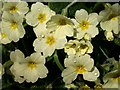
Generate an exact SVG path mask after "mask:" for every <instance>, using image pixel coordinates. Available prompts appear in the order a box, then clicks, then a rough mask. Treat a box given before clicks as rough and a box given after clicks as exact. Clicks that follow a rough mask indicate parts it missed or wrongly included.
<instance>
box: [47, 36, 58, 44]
mask: <svg viewBox="0 0 120 90" xmlns="http://www.w3.org/2000/svg"><path fill="white" fill-rule="evenodd" d="M55 42H56V40H55V38H54V37H53V36H48V37H47V38H46V43H47V44H49V45H50V46H52V45H53V44H54V43H55Z"/></svg>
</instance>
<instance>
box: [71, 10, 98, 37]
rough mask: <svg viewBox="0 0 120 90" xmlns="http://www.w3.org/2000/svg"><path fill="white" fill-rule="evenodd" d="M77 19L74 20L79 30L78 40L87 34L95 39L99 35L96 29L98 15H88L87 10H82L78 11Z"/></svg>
mask: <svg viewBox="0 0 120 90" xmlns="http://www.w3.org/2000/svg"><path fill="white" fill-rule="evenodd" d="M75 19H76V20H75ZM75 19H72V20H73V22H74V24H75V27H76V30H77V35H76V37H77V38H78V39H81V38H83V37H84V35H85V34H88V35H89V36H90V37H91V38H94V37H95V36H96V35H97V34H98V33H99V32H98V28H97V27H96V25H97V24H98V14H97V13H91V14H89V15H88V12H87V11H86V10H84V9H80V10H77V11H76V13H75Z"/></svg>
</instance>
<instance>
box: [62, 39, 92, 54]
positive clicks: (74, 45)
mask: <svg viewBox="0 0 120 90" xmlns="http://www.w3.org/2000/svg"><path fill="white" fill-rule="evenodd" d="M64 50H65V52H66V53H67V54H68V55H70V54H76V55H78V56H81V55H83V54H85V53H92V52H93V46H92V44H91V43H90V41H84V40H80V41H78V40H70V41H69V42H67V43H66V44H65V47H64Z"/></svg>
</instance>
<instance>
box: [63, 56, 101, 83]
mask: <svg viewBox="0 0 120 90" xmlns="http://www.w3.org/2000/svg"><path fill="white" fill-rule="evenodd" d="M64 64H65V67H66V69H64V70H63V72H62V77H63V81H64V82H65V84H71V83H72V81H74V80H75V79H76V78H77V76H78V75H79V74H82V75H83V79H84V80H87V81H95V80H97V78H98V77H99V75H100V73H99V71H98V69H97V68H96V67H94V60H93V59H92V58H91V57H90V56H89V55H88V54H85V55H83V56H80V57H79V56H77V55H70V56H68V58H66V59H65V61H64ZM92 69H93V70H92Z"/></svg>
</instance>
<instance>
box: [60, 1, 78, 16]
mask: <svg viewBox="0 0 120 90" xmlns="http://www.w3.org/2000/svg"><path fill="white" fill-rule="evenodd" d="M77 1H78V0H73V1H72V2H71V3H70V4H68V5H67V6H66V7H65V8H64V9H63V10H62V13H61V14H62V15H64V16H67V14H68V12H67V11H68V8H69V7H71V6H72V5H73V4H74V3H76V2H77Z"/></svg>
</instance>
